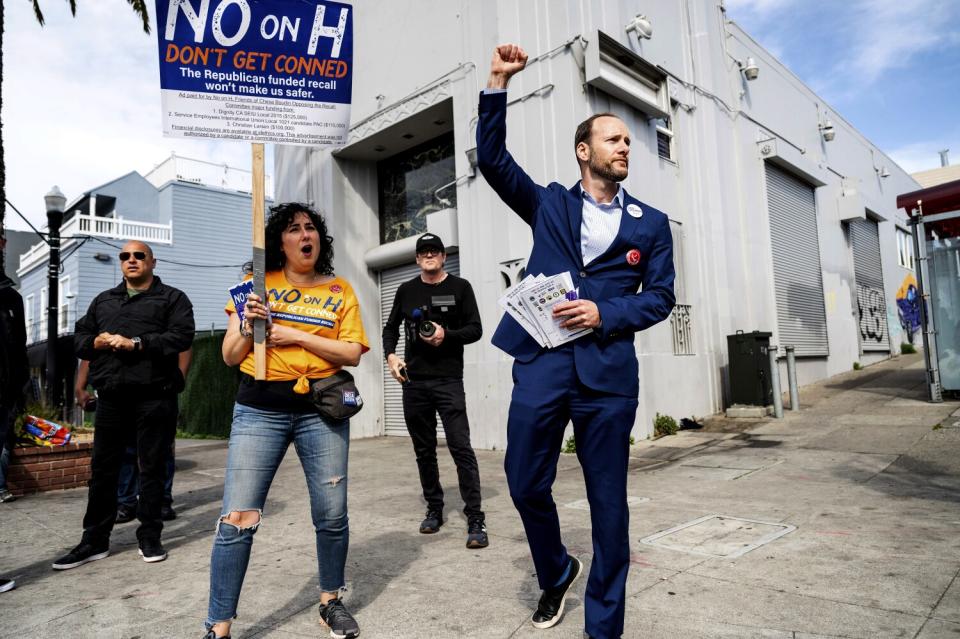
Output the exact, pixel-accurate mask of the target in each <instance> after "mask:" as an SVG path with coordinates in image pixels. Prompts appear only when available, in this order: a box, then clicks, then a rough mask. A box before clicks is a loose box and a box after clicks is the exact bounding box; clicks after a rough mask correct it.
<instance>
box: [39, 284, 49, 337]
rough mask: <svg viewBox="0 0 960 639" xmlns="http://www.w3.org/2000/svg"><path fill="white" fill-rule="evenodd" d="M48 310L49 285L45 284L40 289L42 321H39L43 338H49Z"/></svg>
mask: <svg viewBox="0 0 960 639" xmlns="http://www.w3.org/2000/svg"><path fill="white" fill-rule="evenodd" d="M47 312H48V311H47V287H46V286H44V287H43V288H41V289H40V314H39V316H40V321H39V322H38V324H39V325H40V331H39V332H40V339H41V340H44V339H47V322H46V317H47Z"/></svg>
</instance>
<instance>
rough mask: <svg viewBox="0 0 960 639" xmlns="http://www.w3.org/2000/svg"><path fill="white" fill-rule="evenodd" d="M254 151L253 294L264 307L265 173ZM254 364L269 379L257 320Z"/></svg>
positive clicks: (258, 148)
mask: <svg viewBox="0 0 960 639" xmlns="http://www.w3.org/2000/svg"><path fill="white" fill-rule="evenodd" d="M251 147H252V149H253V186H252V188H251V195H252V201H253V292H254V293H256V294H257V295H259V296H260V299H261V300H263V303H264V304H267V303H268V300H267V290H266V289H267V287H266V252H265V241H264V240H265V238H264V222H263V206H264V200H265V194H264V184H263V181H264V177H263V175H264V170H263V143H262V142H254V143H252V144H251ZM253 363H254V369H255V370H254V373H255V375H254V379H266V378H267V324H266V321H265V320H262V319H258V320H254V322H253Z"/></svg>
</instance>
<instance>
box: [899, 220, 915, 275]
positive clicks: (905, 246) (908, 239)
mask: <svg viewBox="0 0 960 639" xmlns="http://www.w3.org/2000/svg"><path fill="white" fill-rule="evenodd" d="M897 263H898V264H899V265H900V266H902V267H903V268H908V269H910V270H911V271H912V270H913V264H914V262H913V235H912V234H911V233H908V232H907V231H904V230H903V229H897Z"/></svg>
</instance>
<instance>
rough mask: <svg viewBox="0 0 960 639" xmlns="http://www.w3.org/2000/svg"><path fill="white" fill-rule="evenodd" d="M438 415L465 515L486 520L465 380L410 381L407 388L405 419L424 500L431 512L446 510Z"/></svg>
mask: <svg viewBox="0 0 960 639" xmlns="http://www.w3.org/2000/svg"><path fill="white" fill-rule="evenodd" d="M437 413H439V414H440V421H441V422H443V432H444V433H445V434H446V436H447V448H449V449H450V455H451V456H452V457H453V461H454V463H455V464H456V465H457V479H458V480H459V482H460V496H461V497H462V498H463V503H464V508H463V512H464V514H465V515H466V516H467V518H468V519H469V518H471V517H483V511H482V510H480V469H479V467H478V466H477V456H476V455H475V454H474V453H473V448H472V447H471V446H470V424H469V422H468V421H467V401H466V398H465V397H464V394H463V380H462V379H460V378H456V377H446V378H441V379H427V380H420V381H410V382H407V383H405V384H404V385H403V417H404V419H406V422H407V430H408V431H409V432H410V439H411V440H412V441H413V451H414V452H415V453H416V455H417V467H418V468H419V470H420V485H421V486H422V487H423V498H424V499H425V500H427V506H428V507H429V508H431V509H434V508H435V509H438V510H443V488H441V487H440V470H439V469H438V468H437Z"/></svg>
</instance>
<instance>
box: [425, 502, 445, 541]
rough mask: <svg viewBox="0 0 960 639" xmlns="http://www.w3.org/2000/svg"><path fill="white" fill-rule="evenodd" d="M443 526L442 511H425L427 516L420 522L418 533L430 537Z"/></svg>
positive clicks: (431, 509)
mask: <svg viewBox="0 0 960 639" xmlns="http://www.w3.org/2000/svg"><path fill="white" fill-rule="evenodd" d="M442 525H443V511H442V510H437V509H435V508H430V509H429V510H427V516H426V517H424V519H423V521H421V522H420V532H422V533H423V534H424V535H432V534H433V533H435V532H437V531H438V530H440V526H442Z"/></svg>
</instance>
